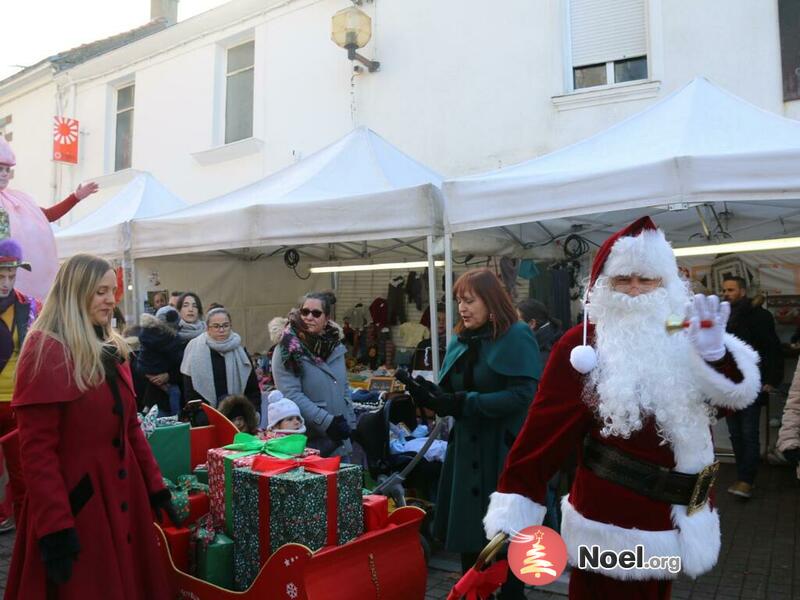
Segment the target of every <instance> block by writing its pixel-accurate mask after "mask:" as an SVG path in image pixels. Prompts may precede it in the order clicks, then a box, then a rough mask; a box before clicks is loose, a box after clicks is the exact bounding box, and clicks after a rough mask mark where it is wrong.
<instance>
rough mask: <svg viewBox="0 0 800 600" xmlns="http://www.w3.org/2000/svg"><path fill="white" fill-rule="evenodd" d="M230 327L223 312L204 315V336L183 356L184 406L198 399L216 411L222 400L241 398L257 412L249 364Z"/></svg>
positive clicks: (258, 395) (255, 387) (258, 402)
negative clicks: (231, 397)
mask: <svg viewBox="0 0 800 600" xmlns="http://www.w3.org/2000/svg"><path fill="white" fill-rule="evenodd" d="M231 325H232V321H231V315H230V313H229V312H228V311H227V309H225V308H215V309H213V310H210V311H208V314H207V315H206V326H207V330H206V332H205V333H201V334H200V335H198V336H197V337H196V338H194V339H193V340H192V341H191V342H189V343H188V344H187V345H186V351H185V352H184V354H183V362H182V363H181V373H183V375H184V378H183V391H184V395H185V397H186V401H187V402H189V401H191V400H198V399H200V400H203V401H205V402H207V403H208V404H210V405H211V406H213V407H216V406H217V403H218V402H219V401H220V400H221V399H222V398H224V397H225V396H228V395H231V394H233V395H239V394H242V395H244V396H247V398H248V400H250V402H252V403H253V406H255V408H256V410H259V409H260V408H261V392H260V391H259V389H258V381H257V380H256V374H255V371H254V370H253V364H252V363H251V362H250V356H249V355H248V354H247V350H245V348H244V346H242V338H241V337H240V336H239V334H238V333H236V332H235V331H233V330H232V329H231Z"/></svg>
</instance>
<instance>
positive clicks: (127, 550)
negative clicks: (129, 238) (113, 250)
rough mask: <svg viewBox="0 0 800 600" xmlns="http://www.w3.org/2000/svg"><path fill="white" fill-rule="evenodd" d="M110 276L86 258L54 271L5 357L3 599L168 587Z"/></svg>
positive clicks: (112, 598) (156, 495)
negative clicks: (12, 419) (13, 453)
mask: <svg viewBox="0 0 800 600" xmlns="http://www.w3.org/2000/svg"><path fill="white" fill-rule="evenodd" d="M115 290H116V277H115V275H114V271H113V270H112V269H111V265H110V264H109V263H108V262H107V261H105V260H103V259H101V258H98V257H95V256H89V255H86V254H80V255H77V256H73V257H72V258H71V259H69V260H68V261H67V262H66V263H64V264H63V265H62V266H61V268H60V269H59V271H58V275H57V276H56V281H55V283H54V285H53V289H52V291H51V293H50V295H49V297H48V298H47V301H46V303H45V305H44V308H43V309H42V312H41V314H40V315H39V318H38V319H37V321H36V322H35V324H34V325H33V327H32V329H31V331H30V333H29V334H28V337H27V339H26V340H25V345H24V347H23V349H22V353H21V356H20V359H19V363H18V367H17V381H16V388H15V391H14V399H13V401H12V407H13V408H14V410H15V411H16V416H17V424H18V428H19V437H20V452H21V459H22V470H23V474H24V478H25V486H26V492H27V493H26V496H25V499H24V501H23V507H22V512H21V516H20V520H19V523H18V534H17V538H16V543H15V545H14V554H13V556H12V559H11V568H10V572H9V576H8V584H7V589H6V596H5V597H6V599H12V598H14V599H16V598H24V599H25V600H38V599H40V598H41V599H43V600H44V599H45V598H48V599H49V598H59V599H61V600H64V599H72V598H75V599H77V598H81V599H84V598H103V599H105V600H123V599H124V600H129V599H142V600H144V599H147V600H159V599H162V598H164V599H167V598H171V597H173V594H172V593H171V590H170V587H169V584H168V580H167V575H166V572H165V570H164V566H163V563H162V561H161V554H160V552H159V551H158V548H157V546H156V538H155V534H154V530H153V523H152V521H153V519H152V510H151V507H152V508H156V509H157V510H161V509H164V510H169V511H171V509H172V507H171V504H170V494H169V491H168V490H166V489H165V488H164V484H163V482H162V478H161V473H160V472H159V469H158V466H157V465H156V463H155V460H154V459H153V455H152V453H151V451H150V448H149V446H148V444H147V441H146V440H145V438H144V436H143V434H142V432H141V430H140V428H139V425H138V422H137V418H136V404H135V401H134V392H133V384H132V381H131V374H130V369H129V366H128V364H127V362H126V359H127V356H128V349H127V347H126V345H125V342H124V341H123V340H122V338H121V337H120V336H119V335H118V334H117V333H115V332H114V331H113V330H112V329H111V316H112V313H113V309H114V292H115Z"/></svg>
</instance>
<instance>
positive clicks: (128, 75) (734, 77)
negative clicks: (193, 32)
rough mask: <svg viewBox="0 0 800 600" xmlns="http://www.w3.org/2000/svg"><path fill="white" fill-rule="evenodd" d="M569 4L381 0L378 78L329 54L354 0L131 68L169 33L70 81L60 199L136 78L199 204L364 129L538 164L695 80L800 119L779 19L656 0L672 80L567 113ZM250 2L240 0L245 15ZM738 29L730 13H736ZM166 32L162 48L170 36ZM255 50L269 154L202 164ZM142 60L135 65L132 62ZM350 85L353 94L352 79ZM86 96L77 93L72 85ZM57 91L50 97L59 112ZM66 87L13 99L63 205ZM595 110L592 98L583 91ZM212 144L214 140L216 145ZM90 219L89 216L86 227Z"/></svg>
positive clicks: (726, 4)
mask: <svg viewBox="0 0 800 600" xmlns="http://www.w3.org/2000/svg"><path fill="white" fill-rule="evenodd" d="M566 1H567V0H553V1H551V2H543V1H539V2H530V0H508V1H507V2H504V3H502V4H499V5H492V4H487V3H479V2H464V1H463V0H437V2H430V0H403V1H402V2H398V1H396V0H376V1H375V2H372V3H370V2H366V3H364V5H363V7H362V8H363V9H364V10H365V11H367V12H368V13H369V14H370V15H371V16H372V18H373V31H374V35H373V41H372V42H371V43H370V44H369V45H368V46H367V47H366V48H364V49H363V50H362V51H361V52H362V53H363V54H364V55H366V56H368V57H371V58H376V59H378V60H380V61H381V70H380V72H378V73H372V74H370V73H361V74H359V75H356V76H352V75H353V73H352V65H351V64H350V63H349V61H347V60H346V57H345V51H344V50H341V49H339V48H337V47H336V46H335V45H334V44H333V43H332V42H331V41H330V17H331V16H332V15H333V13H334V12H336V11H337V10H339V9H341V8H343V7H345V6H347V5H349V2H348V1H346V0H297V1H295V2H289V3H288V4H286V3H285V4H283V5H282V6H280V7H278V8H276V9H275V10H272V11H268V12H266V13H264V14H262V15H261V16H258V17H256V18H253V19H243V20H241V21H240V22H237V23H235V24H232V25H230V26H229V27H228V28H226V29H222V30H219V31H210V32H208V33H206V34H205V35H203V36H201V37H199V38H197V39H187V40H186V41H185V43H181V44H176V45H172V46H171V47H170V49H168V50H164V51H162V52H160V53H156V54H155V55H152V56H149V57H146V58H142V57H138V58H137V59H136V62H131V61H132V58H130V59H128V58H125V57H133V56H134V55H135V54H136V52H137V48H141V47H143V46H142V45H143V44H145V43H152V41H153V40H156V41H157V40H159V39H162V38H163V37H164V36H167V35H173V36H174V34H175V31H181V30H180V29H179V28H181V27H183V26H186V25H187V24H188V22H187V23H184V24H179V25H178V26H177V27H178V29H174V30H173V31H172V32H171V33H170V32H169V30H168V31H167V32H162V33H160V34H157V35H156V36H154V37H153V38H151V40H150V42H148V41H147V40H143V41H140V42H138V43H137V44H133V45H132V46H129V47H128V48H125V49H123V50H120V51H117V52H116V53H112V54H111V55H107V56H106V57H103V58H102V59H100V60H102V61H104V62H103V63H102V64H112V63H113V61H112V60H111V59H112V58H113V57H114V56H119V57H121V58H120V60H122V63H121V65H119V66H118V67H117V68H114V69H113V70H112V71H110V72H108V73H107V74H106V75H101V76H97V74H96V73H95V72H94V71H96V70H97V67H96V65H97V64H99V63H98V62H96V61H90V62H89V63H86V64H85V65H82V66H80V67H77V68H75V69H73V70H72V71H71V72H70V74H69V77H70V78H71V80H74V81H77V82H78V83H77V86H78V87H77V107H72V106H71V105H70V106H68V107H67V110H66V111H65V114H67V115H68V116H72V115H74V116H77V117H78V118H79V119H80V120H81V131H82V136H81V143H82V150H81V164H80V165H79V166H77V167H64V169H65V170H67V171H69V172H70V173H71V174H70V175H69V176H66V177H65V178H64V181H63V182H62V184H61V189H60V192H61V193H62V194H65V193H67V192H69V190H70V188H71V186H72V185H74V183H77V182H78V181H80V180H83V179H88V178H94V177H97V176H99V175H103V174H106V173H108V172H109V170H110V168H111V161H110V158H111V154H112V152H113V134H112V131H111V129H110V127H112V126H113V105H112V100H113V93H112V90H113V88H114V86H115V85H118V84H119V82H120V81H126V80H135V82H136V104H135V126H134V127H135V134H134V150H133V167H134V168H136V169H143V170H149V171H151V172H153V174H154V175H155V176H156V177H157V178H159V179H160V180H161V181H162V182H163V183H164V184H165V185H167V186H168V187H169V188H171V189H172V190H173V191H174V192H175V193H177V194H178V195H180V196H182V197H184V198H185V199H186V200H188V201H189V202H198V201H201V200H205V199H208V198H211V197H214V196H217V195H219V194H222V193H225V192H227V191H230V190H232V189H235V188H238V187H240V186H242V185H245V184H247V183H249V182H251V181H253V180H255V179H258V178H260V177H262V176H264V175H266V174H268V173H271V172H273V171H275V170H277V169H279V168H281V167H284V166H286V165H288V164H290V163H291V162H292V161H293V160H296V159H297V158H298V157H302V156H307V155H308V154H310V153H312V152H314V151H315V150H317V149H319V148H321V147H323V146H325V145H327V144H328V143H330V142H332V141H333V140H335V139H336V138H337V137H339V136H341V135H344V134H345V133H347V132H348V131H349V130H350V128H351V127H352V126H353V125H354V124H355V125H367V126H369V127H371V128H373V129H374V130H375V131H377V132H379V133H380V134H382V135H383V136H385V137H386V138H387V139H388V140H390V141H391V142H392V143H394V144H396V145H397V146H398V147H400V148H401V149H402V150H404V151H406V152H407V153H409V154H411V155H412V156H414V157H415V158H417V159H418V160H420V161H422V162H423V163H426V164H428V165H429V166H431V167H432V168H434V169H436V170H438V171H440V172H441V173H443V174H444V175H447V176H454V175H461V174H465V173H472V172H477V171H482V170H485V169H490V168H496V167H498V166H502V165H508V164H512V163H515V162H518V161H520V160H524V159H528V158H531V157H533V156H536V155H540V154H542V153H544V152H547V151H551V150H553V149H556V148H559V147H562V146H564V145H566V144H569V143H572V142H575V141H577V140H580V139H582V138H585V137H586V136H588V135H591V134H593V133H596V132H598V131H600V130H602V129H604V128H606V127H608V126H610V125H612V124H614V123H616V122H618V121H619V120H621V119H623V118H625V117H627V116H629V115H631V114H633V113H635V112H637V111H639V110H641V109H643V108H645V107H646V106H648V105H650V104H652V103H653V102H655V101H656V100H658V99H659V98H662V97H663V96H664V95H666V94H667V93H669V92H672V91H674V90H675V89H677V88H679V87H680V86H682V85H684V84H685V83H687V82H688V81H689V80H690V79H691V78H692V77H694V76H696V75H705V76H707V77H709V78H710V79H711V80H712V81H714V82H715V83H717V84H719V85H721V86H723V87H725V88H727V89H729V90H730V91H732V92H733V93H735V94H738V95H741V96H742V97H744V98H745V99H747V100H749V101H751V102H753V103H755V104H756V105H758V106H761V107H763V108H765V109H767V110H771V111H775V112H778V113H785V114H787V115H788V116H792V117H794V118H797V117H800V108H797V106H796V105H798V104H800V103H797V102H795V103H791V104H788V105H784V103H783V102H782V99H781V79H780V51H779V43H778V19H777V8H776V3H774V2H752V0H705V1H704V2H693V1H692V0H670V1H665V0H649V1H648V10H649V15H650V17H649V18H650V21H651V26H650V31H649V41H650V54H649V57H648V59H649V64H650V69H651V75H652V77H653V78H654V79H656V80H658V81H660V82H661V85H660V88H659V90H658V92H657V93H656V94H655V95H654V96H653V97H649V98H646V99H638V100H630V99H627V100H625V99H623V100H619V99H616V100H615V99H611V100H612V101H608V99H606V100H603V102H605V103H602V104H600V103H594V104H591V105H589V106H584V107H580V108H573V109H570V110H565V109H564V107H563V106H562V107H560V108H559V107H557V106H556V104H555V103H554V102H553V97H555V96H559V95H561V94H563V93H564V91H565V88H564V81H563V79H564V75H563V74H564V64H563V61H564V57H563V48H564V45H565V39H564V26H563V25H564V24H563V21H564V14H565V11H564V6H565V4H564V3H565V2H566ZM234 4H235V3H234ZM723 17H724V18H723ZM159 36H161V37H159ZM248 36H250V37H252V38H253V39H255V42H256V55H257V56H256V73H255V78H256V86H257V92H256V97H255V101H256V104H255V115H254V120H255V130H254V135H255V136H256V137H258V138H260V139H262V140H263V142H264V145H263V148H262V149H261V151H260V152H257V153H255V154H249V155H247V156H243V157H240V158H235V159H232V160H228V161H225V162H220V163H217V164H213V165H210V166H201V165H199V164H198V163H197V161H195V159H194V158H192V156H191V153H194V152H198V151H202V150H208V149H210V148H212V147H213V146H214V145H215V144H216V143H218V139H217V137H218V127H217V125H218V123H219V119H220V118H221V115H220V110H221V107H222V106H224V104H223V103H222V101H221V90H222V85H223V82H222V77H221V76H220V73H219V71H220V68H221V63H220V57H221V56H222V54H223V49H224V47H225V45H226V44H228V43H230V42H231V40H232V39H234V40H235V39H241V38H243V37H248ZM125 60H128V62H125ZM351 80H352V81H351ZM59 81H60V83H61V85H62V87H63V88H64V95H65V97H66V98H67V100H69V98H70V97H71V87H70V80H68V79H66V78H65V76H61V79H60V80H59ZM47 94H51V100H48V98H47ZM52 95H54V91H53V90H52V89H50V90H49V91H45V92H41V93H40V92H37V93H35V94H31V95H30V96H28V97H25V98H24V99H22V100H19V101H14V102H7V101H6V100H5V99H4V97H2V96H0V114H5V113H7V112H13V113H14V121H15V124H14V130H15V140H14V146H15V148H16V150H17V153H18V155H20V158H21V164H20V168H19V170H18V181H17V183H18V184H19V185H20V187H21V188H25V189H28V190H29V191H33V193H35V194H36V195H37V196H38V197H40V198H43V199H47V200H49V199H50V197H51V196H52V194H50V193H48V191H49V190H48V187H47V186H48V176H49V173H50V169H51V163H50V161H49V152H50V141H49V140H50V137H49V131H50V124H51V118H52V114H53V106H54V100H52ZM583 97H586V95H584V96H583ZM215 132H216V134H217V137H215ZM89 208H90V206H89V205H87V206H86V207H79V208H78V209H76V211H75V213H74V215H73V217H79V216H80V215H81V214H82V213H85V212H86V211H87V210H88V209H89Z"/></svg>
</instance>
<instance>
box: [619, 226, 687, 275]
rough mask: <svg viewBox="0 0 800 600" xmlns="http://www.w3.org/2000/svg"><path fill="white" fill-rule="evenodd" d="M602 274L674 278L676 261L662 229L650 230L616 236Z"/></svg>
mask: <svg viewBox="0 0 800 600" xmlns="http://www.w3.org/2000/svg"><path fill="white" fill-rule="evenodd" d="M603 274H605V275H608V276H609V277H611V276H614V275H634V274H635V275H640V276H643V277H653V278H659V277H660V278H661V279H664V280H673V279H675V278H676V277H677V276H678V263H677V262H676V260H675V253H674V252H673V251H672V246H670V244H669V242H668V241H667V240H666V238H665V237H664V232H663V231H661V230H660V229H657V230H652V229H649V230H646V231H643V232H642V233H641V234H639V235H636V236H623V237H621V238H619V239H618V240H617V241H616V242H615V243H614V245H613V246H612V247H611V252H609V253H608V258H607V259H606V264H605V266H604V267H603Z"/></svg>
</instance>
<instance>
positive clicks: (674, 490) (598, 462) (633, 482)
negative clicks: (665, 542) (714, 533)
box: [583, 435, 719, 515]
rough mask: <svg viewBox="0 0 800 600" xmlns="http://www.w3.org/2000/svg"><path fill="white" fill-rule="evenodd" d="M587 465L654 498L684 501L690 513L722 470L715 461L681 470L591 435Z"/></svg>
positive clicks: (586, 443)
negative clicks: (692, 470)
mask: <svg viewBox="0 0 800 600" xmlns="http://www.w3.org/2000/svg"><path fill="white" fill-rule="evenodd" d="M583 465H584V466H585V467H586V468H587V469H589V470H590V471H591V472H592V473H594V474H595V475H597V476H598V477H601V478H602V479H605V480H607V481H610V482H611V483H616V484H617V485H621V486H623V487H626V488H628V489H630V490H633V491H634V492H637V493H639V494H641V495H643V496H647V497H648V498H652V499H653V500H658V501H659V502H667V503H668V504H682V505H684V506H686V507H687V510H686V512H687V514H690V515H691V514H692V513H694V512H696V511H698V510H700V509H701V508H702V507H703V506H704V505H705V503H706V502H707V501H708V495H709V493H710V492H711V488H712V487H713V485H714V479H715V478H716V476H717V471H718V470H719V463H717V462H715V463H713V464H710V465H708V466H707V467H706V468H705V469H703V470H702V471H700V472H699V473H697V474H695V475H690V474H688V473H679V472H677V471H672V470H670V469H668V468H666V467H662V466H660V465H656V464H653V463H649V462H647V461H644V460H640V459H638V458H634V457H633V456H630V455H629V454H627V453H626V452H623V451H622V450H619V449H618V448H614V447H612V446H608V445H606V444H603V443H601V442H599V441H597V440H596V439H594V438H593V437H591V436H588V435H587V436H586V439H585V440H584V444H583Z"/></svg>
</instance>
